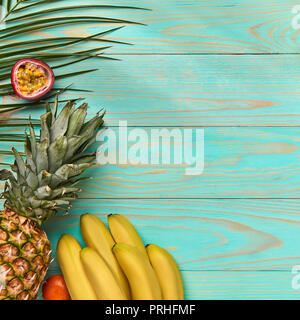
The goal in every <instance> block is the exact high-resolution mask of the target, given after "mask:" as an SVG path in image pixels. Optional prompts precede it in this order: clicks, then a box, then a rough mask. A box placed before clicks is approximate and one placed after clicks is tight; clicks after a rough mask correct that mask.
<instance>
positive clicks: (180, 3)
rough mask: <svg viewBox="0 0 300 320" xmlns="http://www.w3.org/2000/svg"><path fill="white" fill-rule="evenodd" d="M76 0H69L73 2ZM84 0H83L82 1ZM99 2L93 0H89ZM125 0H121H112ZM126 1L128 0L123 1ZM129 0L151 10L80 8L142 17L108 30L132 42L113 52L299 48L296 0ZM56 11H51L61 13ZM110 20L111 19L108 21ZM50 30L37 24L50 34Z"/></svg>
mask: <svg viewBox="0 0 300 320" xmlns="http://www.w3.org/2000/svg"><path fill="white" fill-rule="evenodd" d="M77 2H79V1H78V0H77V1H75V0H73V1H72V4H73V3H74V4H75V3H77ZM81 3H82V2H81ZM88 3H97V4H98V2H97V1H88ZM113 4H115V5H124V0H114V1H113ZM126 4H128V1H127V3H126ZM129 4H130V5H133V6H134V5H135V6H140V7H145V8H150V9H152V11H149V12H144V11H133V10H100V9H97V10H95V9H94V10H82V11H81V12H80V13H82V14H84V15H89V14H92V11H94V13H96V14H98V15H102V16H107V17H109V16H113V17H115V18H120V19H130V20H134V21H137V22H141V23H146V24H147V27H140V26H132V25H131V26H128V27H127V28H126V29H123V30H120V31H119V32H118V33H116V34H114V35H112V37H113V38H114V39H115V40H121V41H124V40H125V41H129V42H131V43H134V44H135V46H134V47H125V46H117V47H115V48H112V49H110V50H109V52H111V53H117V54H119V53H122V54H123V53H141V54H144V53H146V54H148V53H175V54H178V53H278V52H280V53H282V52H284V53H291V52H292V53H295V52H299V44H300V36H299V30H294V29H293V28H292V25H291V23H292V19H293V17H294V16H295V14H293V13H292V12H291V10H292V8H293V7H294V6H295V5H298V4H299V2H298V1H297V0H277V1H274V0H266V1H260V0H253V1H248V0H209V1H194V0H176V1H174V0H164V1H159V0H130V1H129ZM61 15H62V13H57V14H56V15H54V16H61ZM107 26H109V25H107ZM101 28H103V24H98V25H97V24H85V25H84V26H68V27H65V28H59V29H58V30H57V31H56V33H59V34H63V35H68V36H74V35H75V36H78V35H79V34H82V35H83V34H87V35H88V34H92V33H96V32H99V29H101ZM49 33H53V31H52V30H50V31H49V30H47V29H45V30H41V31H40V32H39V34H40V35H41V36H46V37H47V36H49Z"/></svg>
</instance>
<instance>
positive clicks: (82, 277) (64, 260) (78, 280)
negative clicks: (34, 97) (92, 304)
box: [56, 234, 97, 300]
mask: <svg viewBox="0 0 300 320" xmlns="http://www.w3.org/2000/svg"><path fill="white" fill-rule="evenodd" d="M80 250H81V246H80V244H79V243H78V241H77V240H76V239H75V238H74V237H73V236H71V235H69V234H64V235H62V236H61V238H60V239H59V241H58V244H57V248H56V255H57V258H58V262H59V265H60V268H61V271H62V273H63V275H64V279H65V281H66V284H67V287H68V290H69V293H70V296H71V298H72V300H97V296H96V293H95V291H94V289H93V288H92V285H91V284H90V282H89V280H88V278H87V276H86V274H85V272H84V269H83V265H82V263H81V260H80Z"/></svg>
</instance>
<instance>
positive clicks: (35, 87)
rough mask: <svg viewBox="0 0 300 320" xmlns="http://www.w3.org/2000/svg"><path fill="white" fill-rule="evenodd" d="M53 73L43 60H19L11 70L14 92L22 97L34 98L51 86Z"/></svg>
mask: <svg viewBox="0 0 300 320" xmlns="http://www.w3.org/2000/svg"><path fill="white" fill-rule="evenodd" d="M54 81H55V77H54V73H53V71H52V70H51V68H50V67H49V66H48V65H47V64H46V63H44V62H42V61H39V60H35V59H22V60H19V61H18V62H17V63H16V64H15V65H14V67H13V68H12V70H11V84H12V87H13V90H14V92H15V93H16V94H17V95H18V96H19V97H20V98H22V99H25V100H36V99H39V98H41V97H42V96H44V95H45V94H46V93H47V92H49V90H51V88H52V87H53V84H54Z"/></svg>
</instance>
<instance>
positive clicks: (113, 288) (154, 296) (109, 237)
mask: <svg viewBox="0 0 300 320" xmlns="http://www.w3.org/2000/svg"><path fill="white" fill-rule="evenodd" d="M108 226H109V229H110V230H109V229H108V228H107V227H106V225H105V224H104V223H103V222H102V221H101V220H100V219H98V218H97V217H96V216H94V215H92V214H84V215H82V216H81V218H80V228H81V233H82V236H83V239H84V241H85V243H86V246H87V247H86V248H83V249H82V248H81V246H80V244H79V243H78V241H77V240H76V239H75V238H74V237H73V236H71V235H69V234H64V235H63V236H62V237H61V238H60V239H59V242H58V244H57V249H56V253H57V257H58V262H59V264H60V267H61V270H62V273H63V275H64V279H65V282H66V284H67V287H68V290H69V293H70V295H71V298H72V300H131V299H132V300H183V299H184V291H183V282H182V278H181V275H180V271H179V269H178V266H177V264H176V262H175V260H174V258H173V257H172V256H171V255H170V254H169V253H168V252H167V251H166V250H165V249H163V248H161V247H159V246H157V245H155V244H150V245H147V246H146V247H145V246H144V244H143V242H142V240H141V238H140V236H139V235H138V233H137V231H136V230H135V228H134V227H133V225H132V224H131V223H130V222H129V221H128V220H127V219H126V218H125V217H124V216H122V215H119V214H114V215H109V216H108Z"/></svg>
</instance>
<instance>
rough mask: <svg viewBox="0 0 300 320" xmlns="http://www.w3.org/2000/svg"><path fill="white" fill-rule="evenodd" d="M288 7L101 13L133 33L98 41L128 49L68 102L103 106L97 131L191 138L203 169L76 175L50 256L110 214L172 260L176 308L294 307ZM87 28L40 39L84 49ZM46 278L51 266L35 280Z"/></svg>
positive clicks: (231, 0)
mask: <svg viewBox="0 0 300 320" xmlns="http://www.w3.org/2000/svg"><path fill="white" fill-rule="evenodd" d="M69 2H70V3H75V2H76V1H69ZM85 2H86V3H95V1H94V2H93V1H85ZM298 2H299V1H297V0H265V1H260V0H252V1H250V0H197V1H195V0H163V1H161V0H128V1H125V0H115V1H113V3H114V4H120V5H124V4H129V5H137V6H143V7H147V8H151V9H152V10H153V11H149V12H144V11H130V10H126V11H124V10H122V11H120V10H113V11H109V12H107V15H110V16H112V15H113V16H114V17H117V18H118V17H120V18H122V19H133V20H136V21H139V22H142V23H146V24H147V26H133V25H131V26H128V27H126V28H124V29H122V30H119V31H118V32H116V33H114V34H112V35H110V37H111V38H113V39H115V40H122V41H129V42H132V43H135V45H134V46H121V45H119V46H114V47H113V48H111V49H109V50H108V53H109V54H110V55H111V56H114V57H116V58H119V59H121V61H110V60H107V61H99V60H95V61H94V60H93V61H92V60H88V61H86V62H83V63H82V64H81V67H82V69H83V68H84V67H98V68H99V71H97V72H94V73H92V74H88V75H86V76H81V77H77V78H74V80H72V82H74V83H75V84H76V86H78V87H80V88H86V89H92V90H94V92H92V93H85V94H82V95H81V96H83V97H85V98H86V100H87V102H88V103H89V105H90V111H89V112H90V114H89V116H92V115H93V114H94V113H95V112H96V111H97V110H98V109H99V107H102V106H104V107H105V108H106V110H107V115H106V118H105V124H106V126H108V127H115V126H117V125H118V121H119V120H127V121H128V125H130V126H132V127H138V128H146V129H147V130H150V129H151V128H154V127H174V128H180V129H184V128H185V127H192V128H198V127H203V128H204V129H205V169H204V173H203V174H202V175H201V176H193V177H192V176H186V175H185V167H184V166H175V165H174V166H172V167H170V166H168V167H166V166H163V165H161V166H151V165H149V166H137V167H135V166H130V165H128V166H117V165H115V166H113V165H110V166H104V167H101V168H99V169H97V170H94V171H92V172H90V174H92V175H93V177H94V179H93V180H92V181H89V182H88V183H85V184H83V185H82V187H83V188H84V192H83V193H82V194H81V196H80V199H79V200H77V201H76V202H75V203H74V207H73V209H72V211H71V212H70V215H68V216H61V215H60V216H57V217H55V218H54V219H52V220H51V221H50V222H49V223H47V224H46V225H45V229H46V231H47V232H48V235H49V237H50V239H51V241H52V243H53V247H54V248H55V246H56V243H57V240H58V238H59V237H60V235H61V234H63V233H65V232H68V233H71V234H73V235H75V236H76V237H77V238H78V239H80V241H81V242H82V239H81V237H80V230H79V216H80V214H82V213H86V212H91V213H94V214H97V215H98V216H99V217H101V218H103V219H105V216H106V215H107V214H109V213H121V214H125V215H127V216H128V217H129V218H130V220H131V221H132V222H133V223H134V224H135V226H136V227H137V229H138V231H139V233H140V235H141V237H142V238H143V240H144V241H145V243H150V242H154V243H158V244H160V245H162V246H163V247H165V248H168V249H169V250H170V251H171V252H172V254H173V255H174V256H175V257H176V259H177V261H178V263H179V265H180V268H181V270H182V273H183V276H184V281H185V289H186V298H187V299H299V297H300V290H295V289H293V288H292V279H293V277H294V274H292V271H291V270H292V267H293V266H295V265H298V264H300V251H299V243H300V214H299V208H300V167H299V162H300V151H299V147H300V128H299V125H300V90H299V82H300V56H299V51H300V50H299V49H300V46H299V45H300V34H299V30H294V29H293V28H292V26H291V21H292V19H293V17H294V14H293V13H292V12H291V10H292V8H293V7H294V6H295V5H298V4H300V3H298ZM97 3H98V2H97ZM103 3H105V1H103ZM95 12H98V11H97V10H96V11H95V10H94V13H93V14H95ZM100 12H101V13H102V14H103V12H102V11H100V10H99V14H100ZM105 13H106V11H105ZM85 14H91V11H88V10H87V12H85ZM101 28H103V25H101V26H100V25H99V26H97V25H95V24H93V25H88V24H85V25H84V26H77V27H74V26H72V27H71V26H69V27H65V28H59V29H57V30H54V31H53V30H51V34H53V33H55V34H57V35H58V34H61V35H76V36H79V35H80V36H84V35H89V34H92V33H95V32H99V30H101ZM49 33H50V31H48V30H41V31H40V32H38V33H37V35H40V36H41V37H47V36H49ZM91 45H92V44H86V43H84V44H80V45H77V47H78V48H81V49H83V48H86V47H88V46H91ZM72 68H74V66H72V67H70V70H72ZM58 74H59V72H58ZM69 82H70V81H69ZM69 82H66V81H61V82H60V83H59V85H60V84H61V85H63V84H67V83H69ZM67 96H68V97H74V96H78V94H76V93H73V94H68V95H67ZM3 102H6V101H3ZM42 112H43V110H42V109H31V110H28V109H26V110H24V111H19V112H17V113H16V114H15V116H19V117H27V116H28V113H30V114H31V115H32V116H33V117H38V116H39V115H40V114H41V113H42ZM8 146H9V144H4V143H2V144H1V148H2V149H3V148H4V147H8ZM18 147H20V148H21V147H22V146H21V145H19V146H18ZM96 147H97V145H95V146H94V148H96ZM8 158H9V157H7V159H8ZM57 272H59V270H58V266H57V263H56V262H54V263H53V264H52V266H51V268H50V272H49V274H55V273H57Z"/></svg>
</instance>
